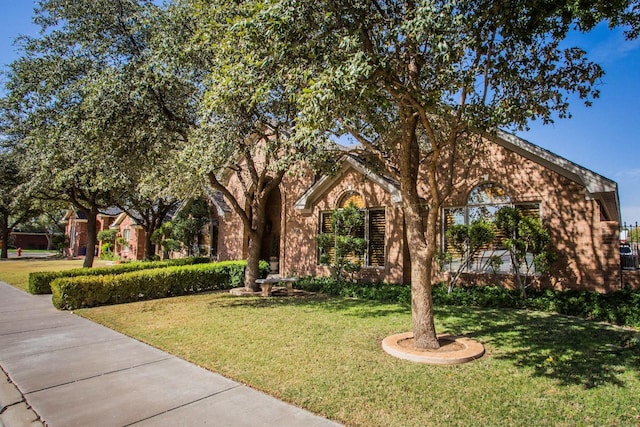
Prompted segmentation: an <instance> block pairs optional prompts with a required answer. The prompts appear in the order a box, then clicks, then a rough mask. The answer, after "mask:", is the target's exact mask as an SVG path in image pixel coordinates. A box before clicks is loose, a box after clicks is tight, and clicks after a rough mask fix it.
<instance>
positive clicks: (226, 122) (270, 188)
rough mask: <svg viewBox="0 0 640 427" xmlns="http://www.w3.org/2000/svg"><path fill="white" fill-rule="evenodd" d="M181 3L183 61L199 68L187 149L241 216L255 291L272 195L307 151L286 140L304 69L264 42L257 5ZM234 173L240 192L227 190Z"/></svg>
mask: <svg viewBox="0 0 640 427" xmlns="http://www.w3.org/2000/svg"><path fill="white" fill-rule="evenodd" d="M179 5H180V7H181V8H182V12H181V15H180V16H185V14H186V15H187V16H189V17H190V19H191V20H192V21H193V24H192V34H191V36H190V43H189V44H190V45H191V48H190V50H189V53H188V55H189V57H188V59H189V60H190V61H192V62H191V64H192V66H193V65H195V66H196V67H195V68H196V69H199V70H201V72H200V73H196V75H199V76H200V77H201V87H202V89H203V92H202V98H201V102H200V103H199V106H200V108H199V120H198V126H197V128H196V129H194V131H193V132H192V135H191V140H190V141H189V144H188V148H187V150H186V153H187V154H188V158H190V159H191V163H192V165H193V166H194V167H195V170H197V171H199V172H200V174H201V176H203V178H204V179H205V180H206V182H207V183H208V184H209V185H210V186H211V187H212V188H213V189H215V190H216V191H219V192H221V193H222V195H223V196H224V198H225V199H226V200H227V202H228V203H229V204H230V205H231V206H232V208H233V209H234V211H235V213H236V214H237V215H238V216H239V218H240V219H241V221H242V223H243V225H244V230H245V233H246V238H247V239H248V242H247V269H246V274H245V287H246V288H251V289H255V287H256V284H255V280H256V279H257V278H258V262H259V259H260V253H261V245H262V241H263V236H264V233H265V225H266V211H267V203H268V201H269V198H270V196H271V194H272V193H273V192H274V191H275V190H276V189H277V188H278V187H279V186H280V184H281V182H282V180H283V178H284V176H285V174H286V173H287V172H288V171H291V170H292V166H293V165H294V164H296V163H297V162H298V161H299V159H300V158H302V157H303V156H305V155H306V156H307V158H309V157H310V156H311V153H310V152H309V151H308V150H306V149H305V146H303V145H302V144H300V143H297V142H299V141H300V140H296V139H295V138H292V137H291V134H292V133H294V132H295V129H296V126H295V125H296V120H297V118H298V109H297V103H296V98H297V91H299V90H300V87H301V85H300V84H299V78H300V76H301V75H302V74H303V73H304V70H303V69H300V68H297V64H298V62H297V61H296V58H295V57H294V55H293V52H289V54H290V56H289V57H288V59H287V61H286V64H287V70H286V71H283V67H282V63H280V62H279V61H278V59H277V58H276V57H277V56H278V55H283V54H284V52H283V51H282V50H281V48H282V47H283V46H280V45H277V44H265V43H264V39H263V36H264V33H263V32H262V31H264V30H266V28H261V29H259V31H256V29H255V28H253V27H252V25H253V24H254V23H256V21H255V20H253V18H254V16H255V14H259V13H260V10H261V5H260V4H258V3H256V2H241V3H236V2H209V1H201V0H193V1H190V0H187V1H182V2H180V4H179ZM185 11H187V12H185ZM260 30H261V31H260ZM296 55H297V54H296ZM194 58H195V59H196V61H195V62H194V61H193V60H194ZM265 58H269V59H268V60H264V59H265ZM314 143H315V144H317V143H318V141H314ZM316 153H317V150H316V151H314V154H316ZM232 176H233V177H234V178H235V179H236V180H237V182H238V183H239V184H240V187H241V192H240V193H234V192H233V191H232V190H231V189H230V188H229V185H228V184H229V180H230V179H231V177H232Z"/></svg>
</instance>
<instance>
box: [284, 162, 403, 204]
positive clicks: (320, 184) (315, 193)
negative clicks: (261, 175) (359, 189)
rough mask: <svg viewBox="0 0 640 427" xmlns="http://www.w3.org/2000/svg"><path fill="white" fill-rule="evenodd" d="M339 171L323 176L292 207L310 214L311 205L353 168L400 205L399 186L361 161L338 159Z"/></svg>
mask: <svg viewBox="0 0 640 427" xmlns="http://www.w3.org/2000/svg"><path fill="white" fill-rule="evenodd" d="M340 162H341V165H340V169H339V170H338V171H337V172H336V173H334V174H331V175H323V176H322V177H321V178H320V179H319V180H318V181H316V183H315V184H313V185H312V186H311V187H310V188H309V189H308V190H307V191H305V192H304V194H303V195H302V196H301V197H300V198H299V199H298V200H297V201H296V202H295V204H294V205H293V207H294V208H295V209H297V210H299V211H301V212H302V213H311V211H312V209H313V205H314V203H315V202H316V200H317V199H318V198H320V196H322V194H324V193H325V192H326V191H327V190H328V189H329V188H330V187H331V186H332V185H333V184H335V183H336V182H337V181H338V180H339V179H341V177H342V175H343V174H344V173H345V172H346V171H347V169H349V168H353V169H355V170H356V171H358V172H359V173H361V174H362V175H364V176H366V177H367V178H369V179H370V180H371V181H373V182H375V183H376V184H378V185H379V186H380V187H382V188H383V189H384V190H385V191H387V192H388V193H389V194H390V195H391V201H392V202H393V203H400V202H401V201H402V196H401V194H400V186H399V184H398V183H397V182H396V181H395V180H393V179H391V178H389V177H386V176H383V175H380V174H377V173H375V172H373V171H372V170H371V169H369V168H368V167H367V166H366V165H365V164H364V162H363V161H362V160H360V159H358V158H357V157H355V156H352V155H344V156H342V158H341V159H340Z"/></svg>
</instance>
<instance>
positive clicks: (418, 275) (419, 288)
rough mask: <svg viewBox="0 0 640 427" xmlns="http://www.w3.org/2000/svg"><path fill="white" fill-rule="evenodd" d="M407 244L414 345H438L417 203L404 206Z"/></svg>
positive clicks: (426, 249) (418, 346) (429, 268)
mask: <svg viewBox="0 0 640 427" xmlns="http://www.w3.org/2000/svg"><path fill="white" fill-rule="evenodd" d="M404 211H405V224H406V228H407V243H408V245H409V257H410V259H411V318H412V321H413V337H414V340H415V341H414V345H415V347H416V348H424V349H437V348H440V344H439V343H438V337H437V334H436V328H435V325H434V322H433V316H434V314H433V297H432V295H431V288H432V273H433V268H432V265H433V257H432V258H431V260H430V259H429V250H428V246H427V241H425V238H424V227H423V220H422V215H421V213H420V209H419V206H415V207H414V206H405V209H404Z"/></svg>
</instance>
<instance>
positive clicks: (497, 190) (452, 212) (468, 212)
mask: <svg viewBox="0 0 640 427" xmlns="http://www.w3.org/2000/svg"><path fill="white" fill-rule="evenodd" d="M505 206H513V207H515V208H516V209H518V210H519V211H520V213H521V214H522V216H527V217H536V218H539V217H540V204H539V203H512V201H511V197H509V195H508V194H507V192H506V191H505V190H504V188H503V187H501V186H500V185H498V184H496V183H492V182H485V183H482V184H480V185H478V186H476V187H475V188H473V190H471V192H470V193H469V197H468V198H467V204H466V206H461V207H450V208H445V209H443V221H442V236H443V239H442V242H443V243H442V244H443V250H444V251H445V252H448V253H450V254H451V255H452V257H453V266H454V267H455V264H456V262H458V264H459V260H460V259H461V256H462V254H460V253H456V251H455V250H454V249H453V248H452V247H450V246H449V245H447V238H446V232H447V230H448V229H449V228H450V227H451V226H452V225H456V224H463V225H469V224H472V223H473V222H475V221H479V220H484V221H487V222H492V221H493V220H494V219H495V214H496V212H498V210H500V208H502V207H505ZM496 232H497V230H496ZM505 238H506V236H504V235H502V234H501V233H499V232H497V233H496V239H495V241H494V243H493V244H492V245H490V246H487V247H486V248H484V250H483V251H482V252H481V253H480V255H479V256H478V259H477V260H476V262H475V263H474V264H473V265H470V267H471V268H475V267H478V268H480V269H483V266H486V265H487V264H486V261H487V260H488V259H489V258H490V257H492V256H499V257H500V258H501V259H502V267H501V269H500V270H501V271H508V270H509V268H510V265H511V264H510V263H511V261H510V259H509V256H508V254H507V253H506V251H505V248H504V247H503V245H502V241H503V240H504V239H505ZM474 266H475V267H474Z"/></svg>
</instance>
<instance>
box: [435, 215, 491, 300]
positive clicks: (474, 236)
mask: <svg viewBox="0 0 640 427" xmlns="http://www.w3.org/2000/svg"><path fill="white" fill-rule="evenodd" d="M446 234H447V243H448V244H449V245H451V247H452V248H453V249H454V250H455V251H456V252H457V253H459V254H460V264H459V265H458V269H457V270H456V273H455V274H454V275H453V276H452V277H451V278H450V279H449V288H448V292H449V293H451V292H452V291H453V288H454V287H455V285H456V283H457V282H458V280H459V279H460V276H461V275H462V272H463V271H464V270H465V269H466V268H468V267H469V266H470V265H471V263H472V262H473V260H474V259H475V258H476V257H477V256H478V254H479V253H480V251H482V249H483V248H485V247H486V246H487V245H489V244H490V243H492V242H493V241H494V240H495V238H496V233H495V231H494V229H493V225H491V224H490V223H488V222H486V221H475V222H473V223H471V224H469V225H464V224H456V225H453V226H452V227H450V228H449V229H448V230H447V233H446Z"/></svg>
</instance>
